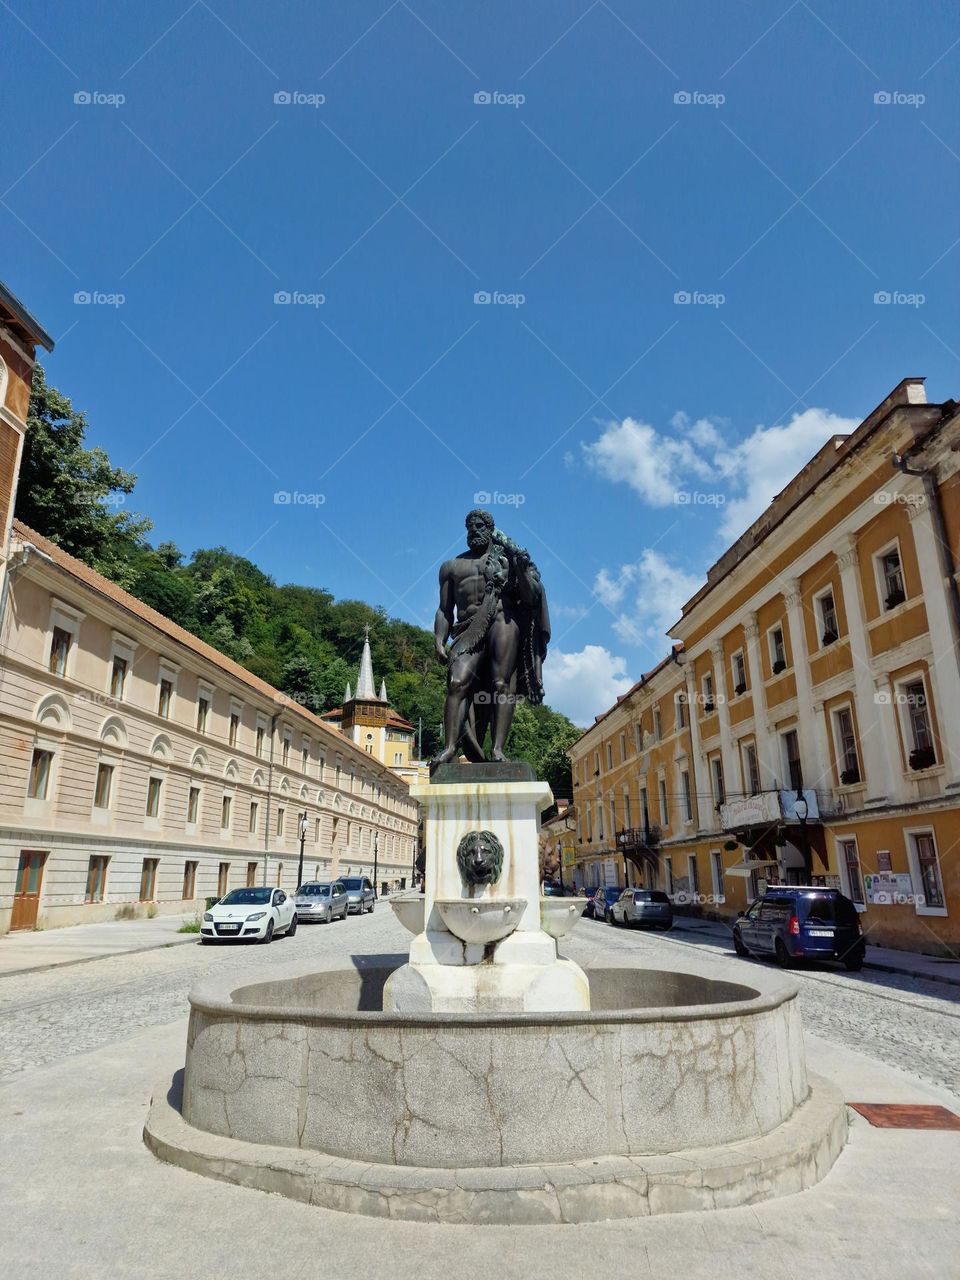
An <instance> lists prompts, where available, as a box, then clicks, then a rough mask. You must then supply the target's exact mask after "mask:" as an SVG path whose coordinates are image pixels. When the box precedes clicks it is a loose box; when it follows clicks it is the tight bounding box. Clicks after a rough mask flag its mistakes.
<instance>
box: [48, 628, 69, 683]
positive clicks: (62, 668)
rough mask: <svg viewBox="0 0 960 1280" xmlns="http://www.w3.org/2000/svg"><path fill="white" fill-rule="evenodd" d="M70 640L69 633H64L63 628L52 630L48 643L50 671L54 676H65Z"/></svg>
mask: <svg viewBox="0 0 960 1280" xmlns="http://www.w3.org/2000/svg"><path fill="white" fill-rule="evenodd" d="M72 639H73V637H72V636H71V634H70V632H69V631H65V630H64V629H63V627H54V628H53V638H52V639H51V641H50V671H51V673H52V674H53V675H55V676H64V675H66V674H67V658H68V656H69V654H70V642H71V641H72Z"/></svg>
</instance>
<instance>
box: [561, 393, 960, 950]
mask: <svg viewBox="0 0 960 1280" xmlns="http://www.w3.org/2000/svg"><path fill="white" fill-rule="evenodd" d="M958 555H960V413H958V407H957V405H956V404H955V403H954V402H953V401H948V402H946V403H945V404H927V403H926V398H925V394H924V388H923V380H922V379H917V378H910V379H906V380H905V381H903V382H902V383H900V384H899V386H897V387H896V388H895V389H894V390H893V392H892V393H891V394H890V395H889V396H888V397H887V398H886V399H885V400H884V401H883V402H882V403H881V404H880V405H878V407H877V408H876V409H875V410H874V411H873V412H872V413H871V414H869V415H868V416H867V418H865V419H864V421H863V422H862V423H861V424H860V426H859V427H858V428H857V429H856V430H855V431H854V432H853V433H852V434H851V435H849V436H838V437H835V438H834V439H832V440H830V441H829V442H828V443H827V444H826V445H824V447H823V448H822V449H821V450H820V452H819V453H818V454H817V455H816V457H814V458H813V459H812V461H811V462H810V463H809V464H808V465H807V466H806V467H805V468H804V469H803V470H802V471H801V472H800V473H799V474H798V475H797V476H795V477H794V478H793V479H792V480H790V482H789V483H788V484H787V486H786V487H785V488H784V489H783V491H782V492H781V493H780V494H779V495H778V496H777V497H776V498H775V499H774V501H773V502H772V503H771V505H770V506H769V507H768V508H767V510H766V511H765V512H764V513H763V514H762V515H761V516H760V517H759V518H758V519H757V520H756V521H755V522H754V524H753V525H752V526H751V527H750V528H749V529H748V530H747V531H746V533H744V534H743V536H742V537H741V538H739V539H738V541H737V542H736V543H735V544H734V545H733V546H731V547H730V548H729V549H728V550H727V551H726V552H725V553H724V555H723V556H721V557H720V559H719V560H718V561H717V562H716V564H714V565H713V566H712V568H711V569H710V570H709V573H708V575H707V581H706V583H705V584H704V586H703V587H702V588H701V589H700V590H699V591H698V592H697V593H696V595H695V596H694V597H693V598H692V599H691V600H689V601H688V602H687V603H686V604H685V605H684V607H683V611H682V616H681V618H680V620H679V622H678V623H677V624H676V626H675V627H674V628H673V631H672V635H673V637H674V639H675V641H676V644H675V646H674V648H673V651H672V653H671V654H670V655H669V656H668V657H667V658H665V659H664V660H663V661H662V662H661V663H660V664H659V665H658V666H657V667H656V668H655V669H654V670H653V671H651V672H649V673H648V674H647V675H645V676H644V677H642V679H641V680H640V681H638V683H637V684H636V685H634V687H633V688H632V689H630V690H629V691H628V693H627V694H626V695H624V696H623V697H622V698H620V699H619V700H618V702H617V703H616V704H615V705H614V706H613V707H610V708H609V709H607V710H606V711H604V712H603V713H602V714H601V715H599V716H598V717H597V720H596V722H595V724H594V725H593V726H591V728H590V729H588V730H587V731H586V733H584V734H583V736H582V737H581V738H580V739H579V740H578V741H577V742H576V743H575V744H574V746H573V747H572V748H571V751H570V756H571V760H572V764H573V779H574V798H575V804H576V813H577V856H576V878H577V882H578V884H582V885H587V886H592V885H596V884H598V883H616V884H623V883H624V878H625V876H627V877H628V878H629V882H630V883H643V884H646V885H647V886H649V887H653V886H657V887H660V888H663V889H665V890H666V891H667V892H669V893H671V894H673V895H674V897H675V899H677V900H678V901H680V902H681V903H689V904H690V905H691V906H693V907H695V908H699V909H700V910H702V911H705V912H707V913H709V914H712V915H715V916H718V917H721V918H726V919H732V918H733V917H734V916H735V915H736V913H737V912H738V911H739V910H742V909H743V908H744V907H745V906H746V905H747V904H748V903H749V902H750V901H752V900H753V898H755V897H756V896H757V894H758V893H759V892H760V891H761V890H762V889H763V887H764V886H765V884H767V883H769V882H777V881H779V882H793V883H805V882H809V881H811V880H812V881H813V882H814V883H822V884H829V885H835V886H836V887H838V888H841V889H842V890H843V891H844V892H845V893H847V894H848V895H849V896H850V897H851V898H853V900H854V901H855V902H856V903H857V904H858V906H859V907H860V908H861V910H862V912H863V915H862V917H861V919H862V923H863V926H864V930H865V932H866V933H867V936H868V938H869V940H870V941H873V942H876V943H879V944H882V945H888V946H904V947H910V948H914V949H916V950H920V951H927V952H931V953H941V954H946V953H948V952H949V951H950V950H951V949H953V950H954V951H955V949H956V948H957V946H960V857H958V850H960V596H958V579H960V574H958Z"/></svg>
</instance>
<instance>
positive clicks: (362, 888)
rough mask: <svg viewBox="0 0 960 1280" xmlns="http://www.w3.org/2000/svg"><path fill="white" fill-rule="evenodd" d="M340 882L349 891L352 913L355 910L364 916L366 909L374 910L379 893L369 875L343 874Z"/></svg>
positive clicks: (348, 896)
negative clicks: (377, 893)
mask: <svg viewBox="0 0 960 1280" xmlns="http://www.w3.org/2000/svg"><path fill="white" fill-rule="evenodd" d="M340 883H341V884H342V885H343V887H344V888H345V889H346V891H347V898H348V900H349V903H350V907H349V910H350V911H351V913H352V912H354V911H355V912H356V913H357V915H358V916H362V915H363V913H364V912H365V911H372V910H373V908H374V906H375V905H376V901H377V895H376V892H375V890H374V887H373V885H372V884H371V882H370V880H369V878H368V877H367V876H343V877H342V879H341V882H340Z"/></svg>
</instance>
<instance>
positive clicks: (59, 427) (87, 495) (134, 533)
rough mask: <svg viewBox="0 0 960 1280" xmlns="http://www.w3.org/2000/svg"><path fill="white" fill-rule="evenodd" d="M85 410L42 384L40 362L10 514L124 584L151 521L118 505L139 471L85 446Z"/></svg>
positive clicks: (45, 382)
mask: <svg viewBox="0 0 960 1280" xmlns="http://www.w3.org/2000/svg"><path fill="white" fill-rule="evenodd" d="M86 431H87V420H86V418H85V416H84V415H83V414H82V413H80V412H78V411H77V410H76V409H74V407H73V405H72V404H71V403H70V401H69V400H68V398H67V397H66V396H65V395H63V394H61V392H59V391H58V390H57V389H56V388H55V387H51V386H48V385H47V381H46V378H45V377H44V373H43V369H42V368H41V367H40V366H39V365H38V366H37V367H36V369H35V370H34V375H33V390H32V392H31V396H30V408H29V410H28V413H27V433H26V438H25V440H24V445H23V462H22V464H21V469H20V483H19V487H18V489H17V502H16V509H15V514H16V515H17V517H18V518H19V519H20V520H22V521H23V522H24V524H28V525H29V526H30V528H31V529H36V531H37V532H38V533H42V534H43V535H44V537H47V538H49V539H50V541H51V542H55V543H57V545H58V546H61V547H63V549H64V551H68V552H69V553H70V554H71V555H73V556H76V557H77V558H78V559H79V560H83V561H85V562H86V563H87V564H89V565H91V566H92V567H93V568H94V569H97V570H98V571H99V572H101V573H103V574H105V575H106V576H107V577H109V578H112V579H113V580H114V581H117V582H120V583H121V585H128V583H129V580H130V578H131V576H132V571H131V569H130V563H129V562H130V558H131V555H132V553H133V552H134V550H135V549H136V548H137V547H138V546H139V545H141V544H142V543H143V539H144V536H145V534H146V533H147V532H148V531H149V529H150V528H151V522H150V521H149V520H147V519H146V518H145V517H143V516H140V515H137V514H135V513H133V512H128V511H124V510H122V509H121V508H122V507H123V506H124V504H125V503H126V499H127V495H128V494H130V493H132V492H133V487H134V485H135V484H136V481H137V477H136V476H135V475H133V474H132V472H129V471H124V470H123V469H122V468H121V467H115V466H113V464H112V463H111V462H110V459H109V457H108V456H107V454H106V453H105V452H104V451H103V449H86V448H84V444H83V442H84V437H85V435H86Z"/></svg>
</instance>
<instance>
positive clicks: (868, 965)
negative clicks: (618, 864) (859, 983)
mask: <svg viewBox="0 0 960 1280" xmlns="http://www.w3.org/2000/svg"><path fill="white" fill-rule="evenodd" d="M684 918H685V917H683V916H681V917H680V918H679V919H677V918H674V928H675V929H679V931H680V932H681V933H693V934H697V933H702V934H704V935H705V936H706V937H707V938H710V939H711V940H712V941H714V942H723V941H724V939H723V937H722V936H721V935H720V934H715V933H712V932H711V931H710V930H709V929H704V928H702V927H701V926H699V925H694V926H693V927H687V928H686V929H684V927H683V925H682V924H681V923H680V921H681V920H683V919H684ZM686 918H687V919H689V917H686ZM863 967H864V969H876V970H877V971H878V972H879V973H895V974H898V975H899V976H900V977H902V978H915V979H917V980H919V981H920V982H941V983H943V984H944V985H945V986H948V987H960V978H955V977H954V976H953V975H952V974H948V973H918V972H917V971H916V969H905V968H904V967H903V966H902V965H896V964H890V963H889V962H888V961H882V960H870V959H867V960H864V962H863Z"/></svg>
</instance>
